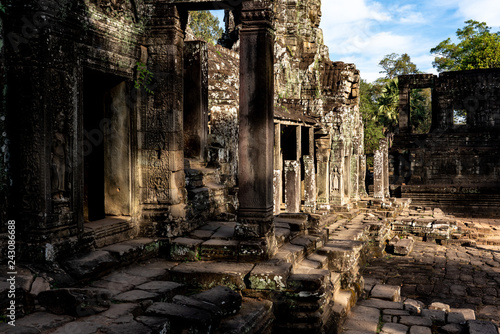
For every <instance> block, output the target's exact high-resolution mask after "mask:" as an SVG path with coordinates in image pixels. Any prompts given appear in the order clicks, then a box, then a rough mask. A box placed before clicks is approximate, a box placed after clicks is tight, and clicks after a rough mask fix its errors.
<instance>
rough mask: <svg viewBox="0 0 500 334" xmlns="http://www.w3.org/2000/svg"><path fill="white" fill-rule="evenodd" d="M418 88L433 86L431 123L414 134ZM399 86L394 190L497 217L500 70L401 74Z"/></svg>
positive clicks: (499, 200) (423, 200)
mask: <svg viewBox="0 0 500 334" xmlns="http://www.w3.org/2000/svg"><path fill="white" fill-rule="evenodd" d="M417 88H431V89H432V128H431V131H430V132H429V133H428V134H423V135H420V134H412V133H411V129H412V126H411V125H412V122H411V119H410V102H411V101H410V92H411V90H412V89H417ZM399 90H400V98H399V99H400V116H399V134H398V135H396V136H395V137H394V146H393V147H392V154H391V155H392V157H393V175H392V180H391V183H392V184H393V185H396V187H393V188H394V190H396V191H399V189H400V191H401V196H402V197H405V198H412V200H413V203H414V204H416V205H425V206H433V207H440V208H442V209H443V210H445V211H448V212H450V213H455V214H460V215H466V216H472V215H478V216H490V217H495V216H498V214H499V213H500V211H499V209H498V208H499V204H500V195H499V194H498V189H499V187H500V173H499V171H500V155H499V153H500V151H499V148H500V69H489V70H471V71H458V72H445V73H441V74H440V75H439V76H436V75H432V74H418V75H408V76H400V77H399ZM399 187H400V188H399ZM398 188H399V189H398Z"/></svg>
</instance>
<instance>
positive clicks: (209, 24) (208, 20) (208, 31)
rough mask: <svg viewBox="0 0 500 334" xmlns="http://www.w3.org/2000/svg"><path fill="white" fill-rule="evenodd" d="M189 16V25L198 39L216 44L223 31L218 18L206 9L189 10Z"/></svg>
mask: <svg viewBox="0 0 500 334" xmlns="http://www.w3.org/2000/svg"><path fill="white" fill-rule="evenodd" d="M190 17H191V20H190V22H189V26H190V27H191V29H192V30H193V34H194V35H195V36H196V37H197V38H199V39H202V40H204V41H206V42H209V43H212V44H216V43H217V40H218V39H219V38H220V37H221V36H222V33H223V31H222V28H221V27H220V26H219V19H218V18H217V17H215V16H214V15H212V13H210V12H209V11H207V10H201V11H195V12H190Z"/></svg>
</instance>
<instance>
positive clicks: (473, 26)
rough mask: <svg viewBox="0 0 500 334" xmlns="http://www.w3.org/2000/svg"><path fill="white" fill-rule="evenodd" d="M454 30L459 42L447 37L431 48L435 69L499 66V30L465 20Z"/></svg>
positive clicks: (440, 70) (453, 69)
mask: <svg viewBox="0 0 500 334" xmlns="http://www.w3.org/2000/svg"><path fill="white" fill-rule="evenodd" d="M465 23H466V26H465V27H464V28H463V29H458V30H457V33H456V34H457V37H458V39H459V41H460V42H459V43H458V44H455V43H453V42H452V41H451V39H450V38H448V39H446V40H444V41H442V42H441V43H439V44H438V45H437V46H436V47H434V48H432V49H431V53H432V54H434V55H436V57H435V58H434V62H433V63H432V65H433V66H434V67H435V68H437V70H438V72H443V71H457V70H471V69H478V68H497V67H500V32H496V33H491V32H490V30H491V27H488V26H487V25H486V23H485V22H478V21H474V20H468V21H465Z"/></svg>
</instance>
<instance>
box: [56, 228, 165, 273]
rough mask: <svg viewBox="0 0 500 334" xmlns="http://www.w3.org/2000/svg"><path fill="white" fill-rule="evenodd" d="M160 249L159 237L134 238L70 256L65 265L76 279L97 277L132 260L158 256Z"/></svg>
mask: <svg viewBox="0 0 500 334" xmlns="http://www.w3.org/2000/svg"><path fill="white" fill-rule="evenodd" d="M159 249H160V241H159V240H158V239H149V238H138V239H132V240H128V241H123V242H119V243H116V244H113V245H109V246H106V247H104V248H101V249H99V250H95V251H92V252H89V253H86V254H83V255H78V256H76V257H73V258H70V259H68V260H66V261H65V262H64V263H63V267H64V268H65V269H66V271H67V272H68V274H70V275H71V276H72V277H73V278H75V279H76V280H89V279H95V278H98V277H101V276H103V275H105V274H106V273H108V272H109V271H111V270H113V269H116V268H119V267H123V266H126V265H128V264H130V263H132V262H136V261H141V260H146V259H149V258H153V257H156V256H158V252H159Z"/></svg>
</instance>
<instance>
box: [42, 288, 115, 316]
mask: <svg viewBox="0 0 500 334" xmlns="http://www.w3.org/2000/svg"><path fill="white" fill-rule="evenodd" d="M38 302H39V303H40V305H42V306H43V307H45V308H46V309H47V310H48V311H50V312H52V313H55V314H68V315H72V316H75V317H85V316H89V315H93V314H96V313H100V312H103V311H106V310H107V309H108V308H109V305H110V304H109V300H108V296H107V295H106V294H105V293H103V292H102V291H98V290H92V289H58V290H48V291H42V292H40V293H39V294H38Z"/></svg>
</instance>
